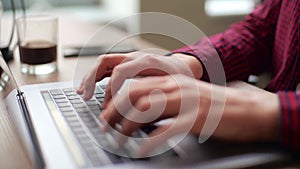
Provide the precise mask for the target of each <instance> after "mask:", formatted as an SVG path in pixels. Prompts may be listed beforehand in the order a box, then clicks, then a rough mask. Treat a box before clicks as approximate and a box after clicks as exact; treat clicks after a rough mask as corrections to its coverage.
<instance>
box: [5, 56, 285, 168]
mask: <svg viewBox="0 0 300 169" xmlns="http://www.w3.org/2000/svg"><path fill="white" fill-rule="evenodd" d="M0 63H1V68H2V69H3V70H4V72H6V76H9V78H5V79H6V82H5V83H6V84H5V86H4V87H3V88H4V89H3V90H2V92H1V93H2V95H3V96H5V102H6V105H7V110H8V113H9V115H10V117H11V119H12V122H13V124H14V126H15V128H16V130H17V133H18V135H19V136H20V138H21V141H22V144H23V145H24V147H25V148H26V151H27V154H28V156H29V157H30V160H32V162H34V164H35V165H36V167H37V168H51V169H52V168H53V169H60V168H61V169H76V168H141V169H143V168H145V169H147V168H184V169H185V168H197V169H199V168H245V167H252V166H258V165H266V164H274V163H277V162H282V161H286V160H287V159H289V155H288V154H287V153H285V152H284V151H282V150H281V149H280V148H278V146H276V145H273V144H270V143H253V144H232V143H225V142H222V141H217V140H213V139H210V140H208V141H207V142H205V143H203V144H200V143H198V141H197V140H198V139H197V137H195V136H192V135H187V136H186V137H184V139H183V140H181V141H180V143H179V144H176V145H174V144H173V143H174V142H176V138H172V139H170V140H168V141H167V143H166V144H165V145H162V146H161V147H159V148H158V149H157V150H160V149H163V148H166V147H169V148H167V150H168V151H165V152H163V153H160V154H158V155H155V156H151V157H148V158H141V159H140V158H134V157H133V156H131V154H132V153H133V152H134V150H135V149H136V148H137V147H138V146H139V145H140V143H139V142H134V141H130V140H128V141H127V142H126V143H125V144H124V145H123V146H116V140H115V139H116V138H115V134H116V133H113V132H103V131H101V130H100V127H101V125H103V123H102V122H101V121H100V120H99V118H98V116H99V114H100V113H101V104H102V102H103V98H104V95H105V89H106V85H107V83H108V81H109V78H106V79H104V80H102V81H100V82H97V83H96V89H95V92H94V96H93V97H92V99H91V100H88V101H84V100H83V99H82V98H81V96H80V95H78V94H77V93H76V92H75V88H76V85H74V84H76V83H75V82H73V81H71V82H57V83H45V84H33V85H26V86H18V85H17V83H16V81H15V79H14V76H13V74H12V73H11V71H10V69H9V67H8V65H7V64H6V62H5V61H4V60H3V58H2V57H0ZM2 74H3V72H2ZM153 128H155V125H152V126H150V127H148V128H147V127H146V128H144V129H141V130H139V131H137V132H136V133H135V135H136V137H141V138H145V137H147V134H148V133H149V132H151V130H153ZM115 152H118V153H115Z"/></svg>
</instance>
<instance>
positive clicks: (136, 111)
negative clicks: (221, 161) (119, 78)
mask: <svg viewBox="0 0 300 169" xmlns="http://www.w3.org/2000/svg"><path fill="white" fill-rule="evenodd" d="M222 98H223V99H222ZM265 100H268V101H267V102H265ZM130 103H131V104H130ZM130 105H132V106H130ZM211 105H212V107H211ZM210 110H212V111H210ZM218 114H219V115H220V119H219V120H220V121H218ZM208 115H209V116H208ZM207 117H209V118H210V119H214V118H215V119H217V120H216V121H214V122H215V123H216V124H215V126H216V128H212V130H213V132H212V134H213V135H212V136H213V137H215V138H219V139H223V140H227V141H243V142H250V141H261V140H276V138H277V133H278V125H279V124H278V122H279V120H278V118H279V101H278V98H277V95H275V94H272V93H263V92H258V93H255V92H249V91H242V90H237V89H232V88H228V87H221V86H216V85H212V84H209V83H206V82H202V81H198V80H196V79H193V78H189V77H187V76H183V75H173V76H162V77H147V78H143V79H139V80H137V81H135V82H133V83H132V84H131V85H130V86H129V88H128V90H126V89H125V90H123V91H120V93H119V94H116V95H115V96H114V97H113V99H112V100H110V102H109V103H108V105H107V107H106V108H105V110H103V113H102V114H101V118H102V119H103V120H106V121H107V124H108V125H110V126H112V127H114V126H115V124H116V123H121V126H122V127H121V131H120V132H121V133H122V134H124V135H127V136H130V135H131V134H132V133H133V132H134V131H135V130H137V129H138V128H140V127H142V126H143V125H146V124H149V123H151V122H156V121H159V120H162V119H166V118H173V119H175V120H174V121H173V122H172V123H171V124H166V125H162V126H160V127H158V128H157V129H156V130H154V131H153V132H152V133H150V134H149V139H147V140H146V141H145V142H144V143H143V145H142V146H141V147H140V149H139V150H138V152H137V154H138V155H141V156H144V155H146V154H147V153H148V152H150V151H151V150H153V149H154V148H156V147H157V146H158V145H161V144H163V143H165V142H166V141H167V140H168V139H170V138H171V137H173V136H175V135H178V134H182V133H184V132H190V133H192V134H195V135H199V136H201V134H206V133H202V132H203V130H202V129H203V127H204V126H205V124H206V121H208V120H207ZM105 128H108V126H106V127H105Z"/></svg>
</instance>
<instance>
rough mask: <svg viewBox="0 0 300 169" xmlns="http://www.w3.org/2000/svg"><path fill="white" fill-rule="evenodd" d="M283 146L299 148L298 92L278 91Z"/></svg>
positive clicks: (299, 113)
mask: <svg viewBox="0 0 300 169" xmlns="http://www.w3.org/2000/svg"><path fill="white" fill-rule="evenodd" d="M277 94H278V96H279V100H280V105H281V129H282V130H281V131H282V133H281V134H282V140H281V141H282V143H283V145H284V146H287V147H290V148H292V149H294V150H300V145H299V144H300V92H298V93H296V92H278V93H277Z"/></svg>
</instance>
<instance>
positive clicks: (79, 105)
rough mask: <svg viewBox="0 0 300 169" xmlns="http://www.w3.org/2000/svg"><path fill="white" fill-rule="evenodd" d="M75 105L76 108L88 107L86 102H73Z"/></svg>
mask: <svg viewBox="0 0 300 169" xmlns="http://www.w3.org/2000/svg"><path fill="white" fill-rule="evenodd" d="M73 107H74V108H75V109H77V108H85V107H86V105H85V104H84V103H81V104H79V103H78V104H73Z"/></svg>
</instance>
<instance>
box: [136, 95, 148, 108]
mask: <svg viewBox="0 0 300 169" xmlns="http://www.w3.org/2000/svg"><path fill="white" fill-rule="evenodd" d="M150 107H151V103H150V102H149V101H148V98H147V97H145V96H144V97H141V98H140V99H139V100H138V101H137V104H136V108H137V109H138V110H140V111H143V112H144V111H147V110H148V109H149V108H150Z"/></svg>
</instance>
